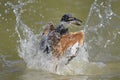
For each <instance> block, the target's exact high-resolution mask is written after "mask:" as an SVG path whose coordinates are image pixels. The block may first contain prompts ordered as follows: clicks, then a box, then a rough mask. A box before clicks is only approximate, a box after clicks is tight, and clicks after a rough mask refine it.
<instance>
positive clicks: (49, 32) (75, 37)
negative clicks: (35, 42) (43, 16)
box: [40, 14, 84, 58]
mask: <svg viewBox="0 0 120 80" xmlns="http://www.w3.org/2000/svg"><path fill="white" fill-rule="evenodd" d="M68 24H69V25H71V24H74V25H77V26H81V24H82V21H81V20H80V19H77V18H76V17H73V15H71V14H64V15H63V16H62V18H61V20H60V23H59V25H58V26H57V27H56V26H55V25H54V24H53V23H52V22H50V23H48V24H47V25H45V26H44V30H43V33H42V37H41V40H40V49H41V50H42V51H43V52H44V53H47V54H49V53H52V54H53V56H54V57H56V58H59V57H60V56H62V55H63V54H65V52H66V50H67V49H68V48H69V47H71V46H73V45H74V44H75V43H77V42H78V44H79V45H80V46H82V45H83V42H84V32H83V31H78V32H69V28H67V27H66V25H68Z"/></svg>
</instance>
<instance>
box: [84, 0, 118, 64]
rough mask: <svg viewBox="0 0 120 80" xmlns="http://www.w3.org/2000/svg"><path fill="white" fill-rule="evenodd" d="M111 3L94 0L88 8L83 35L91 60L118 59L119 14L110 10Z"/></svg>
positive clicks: (105, 60)
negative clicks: (84, 33)
mask: <svg viewBox="0 0 120 80" xmlns="http://www.w3.org/2000/svg"><path fill="white" fill-rule="evenodd" d="M111 3H112V0H106V1H103V0H101V1H100V0H95V1H94V3H93V4H92V7H91V9H90V13H89V15H88V19H87V21H86V24H85V32H86V35H85V36H86V43H87V49H88V52H89V56H90V57H89V59H90V60H91V61H102V62H111V61H112V62H113V61H120V54H119V52H120V50H119V48H120V44H119V43H120V41H119V39H120V35H119V34H118V33H119V31H120V23H119V21H120V16H119V15H117V14H115V13H114V12H113V11H112V6H111ZM93 53H94V54H93Z"/></svg>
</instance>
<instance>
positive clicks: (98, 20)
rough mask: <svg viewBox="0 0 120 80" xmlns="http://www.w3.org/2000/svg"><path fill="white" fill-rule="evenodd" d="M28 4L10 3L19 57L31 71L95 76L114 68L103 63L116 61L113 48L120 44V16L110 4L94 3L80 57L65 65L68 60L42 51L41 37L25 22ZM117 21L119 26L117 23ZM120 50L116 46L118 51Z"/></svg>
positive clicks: (87, 22) (116, 57)
mask: <svg viewBox="0 0 120 80" xmlns="http://www.w3.org/2000/svg"><path fill="white" fill-rule="evenodd" d="M28 3H32V2H31V1H28V2H24V3H23V2H21V1H20V2H19V4H18V5H13V4H12V3H10V2H8V3H7V4H8V5H9V6H12V9H13V12H14V14H15V16H16V32H17V34H18V37H19V47H18V52H19V56H20V57H21V58H23V59H24V61H25V62H26V63H27V66H28V67H29V68H33V69H43V70H46V71H50V72H53V73H57V74H61V75H76V74H81V75H92V74H103V73H109V72H110V71H109V70H110V68H109V67H108V66H107V64H105V63H103V62H104V61H107V60H109V59H110V60H113V58H114V57H111V56H113V55H112V51H111V49H112V47H114V46H116V44H117V43H116V40H117V41H118V37H119V36H120V34H119V31H120V28H119V27H120V26H119V22H118V21H119V20H120V17H119V16H118V15H116V14H115V13H113V12H112V10H111V4H110V3H111V2H110V1H106V2H100V1H99V0H98V1H97V0H95V1H94V3H93V5H92V7H91V10H90V13H89V16H88V19H87V21H86V24H85V29H84V31H85V36H86V38H85V44H84V46H83V47H81V48H80V50H79V51H78V55H77V57H75V58H74V59H73V60H72V61H71V62H70V63H69V64H67V65H65V63H66V57H63V58H62V59H60V60H59V61H57V62H56V61H55V59H54V58H53V57H52V55H51V54H45V53H42V51H40V50H39V41H40V34H34V33H33V31H32V29H30V28H29V27H28V26H27V25H26V24H24V22H23V21H22V20H21V16H22V15H21V14H22V7H23V6H24V5H27V4H28ZM114 21H117V22H118V23H117V24H116V22H115V23H114ZM109 28H111V30H110V29H109ZM106 30H107V31H108V32H107V31H106ZM109 31H110V32H109ZM103 35H106V36H103ZM107 35H108V36H107ZM118 46H120V45H118ZM85 48H86V49H87V51H86V49H85ZM96 48H97V49H96ZM118 48H119V47H116V50H118ZM114 49H115V48H114ZM88 53H89V56H88ZM106 57H107V58H106ZM118 57H119V54H118V56H115V59H114V60H119V59H120V58H118ZM88 58H89V60H93V61H95V60H96V61H98V62H90V61H89V60H88ZM56 64H58V68H57V70H55V68H56ZM112 72H113V71H112Z"/></svg>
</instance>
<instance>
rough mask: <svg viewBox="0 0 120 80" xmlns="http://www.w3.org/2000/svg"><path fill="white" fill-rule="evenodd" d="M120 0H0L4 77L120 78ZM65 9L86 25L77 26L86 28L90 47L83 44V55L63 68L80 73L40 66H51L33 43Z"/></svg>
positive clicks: (1, 77)
mask: <svg viewBox="0 0 120 80" xmlns="http://www.w3.org/2000/svg"><path fill="white" fill-rule="evenodd" d="M119 5H120V1H119V0H95V1H92V0H81V1H80V0H76V1H74V0H60V1H57V0H52V1H48V0H37V1H33V0H28V1H26V0H18V1H17V0H13V1H12V0H11V1H6V0H1V1H0V34H1V35H0V37H1V38H0V80H33V79H34V80H96V79H99V80H119V79H120V67H119V66H120V53H119V52H120V50H119V49H120V23H119V22H120V7H119ZM64 13H72V14H73V15H75V16H76V17H77V18H80V19H81V20H82V21H83V26H82V27H80V28H75V29H73V30H74V31H76V30H77V29H84V31H85V33H86V34H85V36H86V38H85V48H86V49H87V51H84V49H82V50H81V54H80V55H79V56H82V57H77V58H76V59H74V60H73V61H72V62H71V64H70V65H68V66H67V67H64V68H63V69H59V74H63V75H68V74H69V75H70V74H71V75H77V76H59V75H56V74H52V73H49V72H46V71H42V70H40V69H39V68H41V67H45V66H46V65H45V66H41V64H40V62H42V61H40V60H43V59H41V57H43V56H44V55H42V56H41V55H40V54H37V55H36V49H37V48H38V46H33V44H34V45H35V44H36V45H37V42H39V36H40V35H39V33H40V31H41V30H42V26H43V25H45V24H47V23H48V22H50V21H53V22H54V23H55V24H56V25H57V24H59V20H60V18H61V16H62V15H63V14H64ZM83 53H84V55H83ZM39 56H41V57H39ZM43 61H44V60H43ZM28 67H29V68H31V69H29V68H28ZM48 67H49V66H48ZM51 68H52V67H51ZM45 69H46V68H45ZM88 75H89V76H88Z"/></svg>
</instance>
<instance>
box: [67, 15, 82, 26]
mask: <svg viewBox="0 0 120 80" xmlns="http://www.w3.org/2000/svg"><path fill="white" fill-rule="evenodd" d="M68 22H69V23H70V24H74V25H77V26H81V24H82V21H81V20H80V19H77V18H75V17H71V18H70V19H69V21H68Z"/></svg>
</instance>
